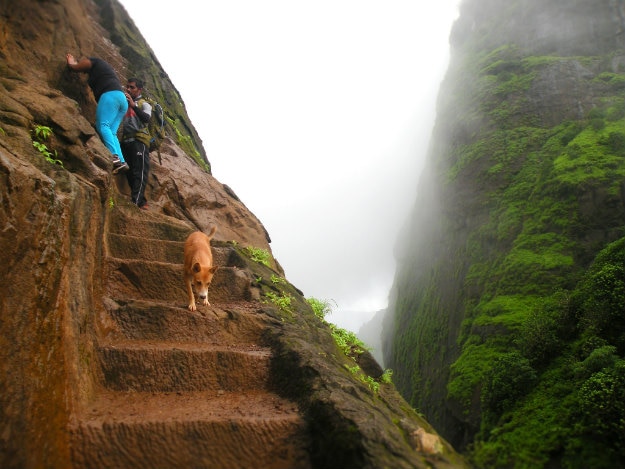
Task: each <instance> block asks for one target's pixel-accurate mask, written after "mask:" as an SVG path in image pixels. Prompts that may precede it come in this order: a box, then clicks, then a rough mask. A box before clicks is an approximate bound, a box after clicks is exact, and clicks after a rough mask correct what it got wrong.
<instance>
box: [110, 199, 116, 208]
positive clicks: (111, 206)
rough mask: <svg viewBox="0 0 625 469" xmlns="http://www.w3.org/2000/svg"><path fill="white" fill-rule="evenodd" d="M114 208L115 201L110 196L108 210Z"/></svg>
mask: <svg viewBox="0 0 625 469" xmlns="http://www.w3.org/2000/svg"><path fill="white" fill-rule="evenodd" d="M114 207H115V199H114V198H113V197H112V196H111V197H109V208H110V209H113V208H114Z"/></svg>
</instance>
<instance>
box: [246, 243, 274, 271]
mask: <svg viewBox="0 0 625 469" xmlns="http://www.w3.org/2000/svg"><path fill="white" fill-rule="evenodd" d="M245 251H246V252H247V254H248V255H249V256H250V259H252V260H253V261H254V262H258V263H259V264H262V265H264V266H266V267H270V265H269V260H270V259H271V254H269V251H267V250H266V249H261V248H255V247H252V246H248V247H246V248H245Z"/></svg>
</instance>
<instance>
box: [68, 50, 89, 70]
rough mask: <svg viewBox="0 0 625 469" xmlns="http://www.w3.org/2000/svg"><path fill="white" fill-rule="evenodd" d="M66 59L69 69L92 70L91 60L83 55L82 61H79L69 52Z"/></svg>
mask: <svg viewBox="0 0 625 469" xmlns="http://www.w3.org/2000/svg"><path fill="white" fill-rule="evenodd" d="M65 59H66V60H67V66H68V67H69V69H70V70H72V71H74V72H88V71H89V70H91V66H92V64H91V60H89V59H88V58H86V57H83V58H82V59H80V61H77V60H76V58H75V57H74V56H73V55H72V54H67V55H66V56H65Z"/></svg>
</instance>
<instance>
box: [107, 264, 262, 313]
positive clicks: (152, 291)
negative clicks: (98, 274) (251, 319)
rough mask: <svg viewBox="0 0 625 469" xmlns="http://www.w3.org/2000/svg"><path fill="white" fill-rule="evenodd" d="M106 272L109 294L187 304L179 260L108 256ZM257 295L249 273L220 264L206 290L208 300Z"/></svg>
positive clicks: (256, 296)
mask: <svg viewBox="0 0 625 469" xmlns="http://www.w3.org/2000/svg"><path fill="white" fill-rule="evenodd" d="M106 275H107V283H108V289H109V292H110V296H113V297H116V298H126V299H144V300H156V301H163V300H167V301H170V302H171V305H172V306H178V307H186V306H188V302H187V293H186V287H185V286H184V280H183V265H182V264H170V263H166V262H154V261H146V260H139V259H119V258H113V257H109V258H107V273H106ZM259 296H260V294H259V292H258V289H257V288H255V287H254V286H253V282H252V278H251V276H250V274H249V273H247V272H246V271H244V270H241V269H238V268H236V267H220V268H219V269H218V270H217V272H216V273H215V276H214V277H213V282H212V285H211V287H210V289H209V290H208V299H209V301H210V302H232V301H250V300H254V299H258V298H259ZM198 307H199V308H202V305H201V304H200V305H198Z"/></svg>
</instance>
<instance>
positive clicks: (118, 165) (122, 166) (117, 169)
mask: <svg viewBox="0 0 625 469" xmlns="http://www.w3.org/2000/svg"><path fill="white" fill-rule="evenodd" d="M129 169H130V168H129V167H128V164H126V163H122V162H121V161H119V160H118V161H116V162H114V163H113V174H118V173H123V172H125V171H128V170H129Z"/></svg>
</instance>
